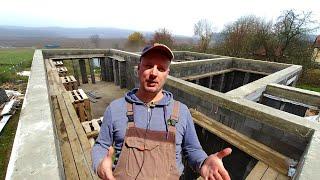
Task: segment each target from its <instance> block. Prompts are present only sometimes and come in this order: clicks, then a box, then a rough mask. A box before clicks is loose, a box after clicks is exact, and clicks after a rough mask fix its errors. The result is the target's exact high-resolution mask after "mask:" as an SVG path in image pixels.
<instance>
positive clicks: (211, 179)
mask: <svg viewBox="0 0 320 180" xmlns="http://www.w3.org/2000/svg"><path fill="white" fill-rule="evenodd" d="M231 152H232V150H231V148H225V149H224V150H222V151H220V152H217V153H215V154H212V155H210V156H209V157H208V158H207V159H206V160H205V161H204V163H203V165H202V167H201V169H200V174H201V176H202V177H203V178H204V180H230V176H229V173H228V171H227V170H226V169H225V168H224V166H223V162H222V158H224V157H226V156H228V155H230V154H231Z"/></svg>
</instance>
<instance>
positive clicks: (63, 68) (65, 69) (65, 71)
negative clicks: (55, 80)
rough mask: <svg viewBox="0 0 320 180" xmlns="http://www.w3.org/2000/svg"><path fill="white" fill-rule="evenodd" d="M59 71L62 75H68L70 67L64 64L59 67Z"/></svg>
mask: <svg viewBox="0 0 320 180" xmlns="http://www.w3.org/2000/svg"><path fill="white" fill-rule="evenodd" d="M57 71H58V73H59V76H60V77H64V76H67V74H68V69H67V68H66V67H64V66H61V67H57Z"/></svg>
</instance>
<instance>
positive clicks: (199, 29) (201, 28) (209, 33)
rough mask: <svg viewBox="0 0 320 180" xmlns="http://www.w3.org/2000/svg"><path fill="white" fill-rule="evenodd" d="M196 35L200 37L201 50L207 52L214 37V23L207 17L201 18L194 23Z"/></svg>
mask: <svg viewBox="0 0 320 180" xmlns="http://www.w3.org/2000/svg"><path fill="white" fill-rule="evenodd" d="M194 35H195V36H198V37H199V38H200V40H199V49H200V51H201V52H206V51H207V49H208V48H209V45H210V42H211V40H212V38H213V27H212V24H211V23H210V22H209V21H208V20H206V19H201V20H199V21H198V22H197V23H196V24H195V25H194Z"/></svg>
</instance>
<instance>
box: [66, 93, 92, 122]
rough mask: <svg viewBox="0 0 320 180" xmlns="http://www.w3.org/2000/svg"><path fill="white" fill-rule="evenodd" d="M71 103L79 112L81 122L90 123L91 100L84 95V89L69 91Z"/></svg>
mask: <svg viewBox="0 0 320 180" xmlns="http://www.w3.org/2000/svg"><path fill="white" fill-rule="evenodd" d="M68 92H69V96H70V99H71V102H72V104H73V106H74V108H75V110H76V112H77V115H78V117H79V119H80V122H83V121H90V120H91V119H92V116H91V107H90V100H89V98H88V96H87V95H86V94H85V93H84V91H83V90H82V89H78V90H73V91H68Z"/></svg>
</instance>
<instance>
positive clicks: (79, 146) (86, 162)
mask: <svg viewBox="0 0 320 180" xmlns="http://www.w3.org/2000/svg"><path fill="white" fill-rule="evenodd" d="M45 64H46V70H47V76H48V85H49V93H50V95H51V97H52V99H51V102H52V105H53V111H54V118H55V125H56V133H57V137H58V139H59V145H60V150H61V158H62V161H63V171H62V172H64V177H65V179H99V178H98V177H97V176H96V175H95V172H93V170H92V168H91V165H92V160H91V146H90V143H89V141H88V138H87V136H86V133H85V131H84V130H83V127H82V125H81V123H80V121H79V118H78V116H77V114H76V111H75V109H74V107H73V105H72V102H71V98H70V96H69V94H68V92H67V91H66V90H65V89H64V86H63V85H62V83H61V80H60V78H59V75H58V72H57V70H56V67H55V66H54V64H53V62H52V61H51V60H50V59H49V60H48V59H47V60H46V62H45Z"/></svg>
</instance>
